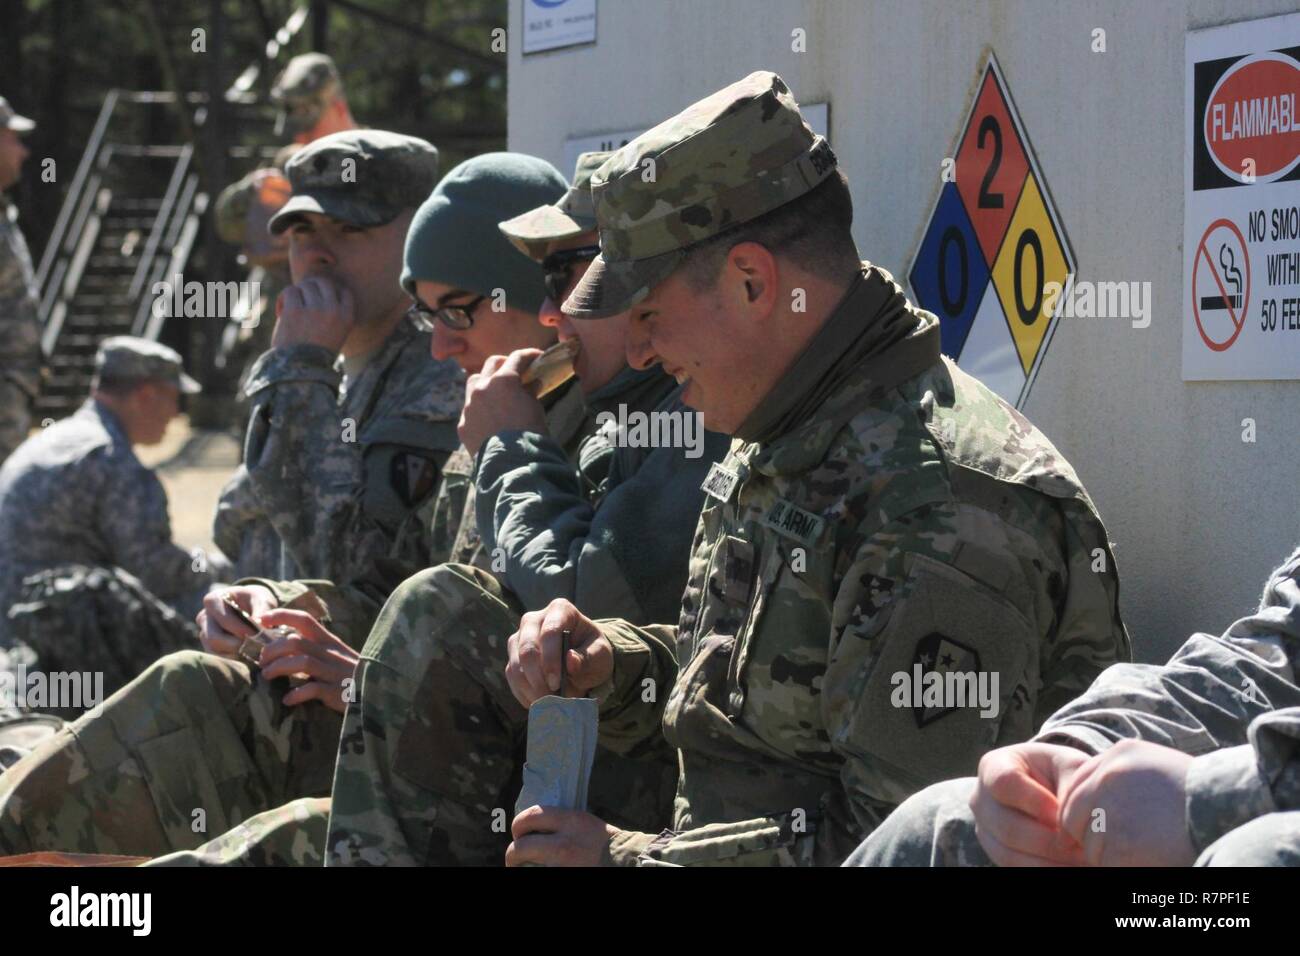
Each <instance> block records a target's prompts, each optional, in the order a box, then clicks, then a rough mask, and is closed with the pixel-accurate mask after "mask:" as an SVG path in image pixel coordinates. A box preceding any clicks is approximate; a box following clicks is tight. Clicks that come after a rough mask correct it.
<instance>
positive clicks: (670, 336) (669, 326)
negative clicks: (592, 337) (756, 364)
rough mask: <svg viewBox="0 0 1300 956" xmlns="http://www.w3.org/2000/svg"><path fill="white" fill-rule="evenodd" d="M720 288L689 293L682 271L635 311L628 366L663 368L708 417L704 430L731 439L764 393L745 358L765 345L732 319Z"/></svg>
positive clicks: (629, 334)
mask: <svg viewBox="0 0 1300 956" xmlns="http://www.w3.org/2000/svg"><path fill="white" fill-rule="evenodd" d="M728 306H729V302H728V298H727V296H725V295H724V294H722V293H721V292H720V291H719V290H718V289H717V288H716V287H715V288H713V289H707V290H703V291H701V290H698V289H695V288H693V287H691V286H690V285H689V284H688V283H687V281H686V279H685V278H684V277H683V276H682V274H681V270H680V269H679V270H678V271H677V272H674V273H673V274H672V275H670V276H669V277H668V278H667V279H665V280H664V281H663V282H661V283H659V285H657V286H655V287H654V288H653V289H652V290H651V291H650V294H649V295H648V296H646V298H644V299H643V300H641V301H640V302H638V303H637V304H636V305H634V306H632V309H631V311H630V313H629V316H630V317H629V319H628V324H627V340H626V347H627V364H628V365H631V366H632V367H633V368H649V367H651V366H652V365H654V364H656V363H659V364H661V365H662V366H663V368H664V371H665V372H667V373H668V374H669V375H671V376H673V377H674V378H675V379H677V381H678V383H681V384H685V385H686V388H685V390H684V391H683V392H682V401H684V402H685V403H686V404H687V405H689V406H690V407H691V408H693V409H695V410H696V411H698V412H699V413H700V414H701V415H702V416H703V417H704V427H705V428H708V429H710V430H712V431H718V432H723V433H725V434H731V433H733V432H734V431H735V429H736V428H738V427H739V426H740V424H741V423H742V422H744V420H745V418H746V417H748V415H749V413H750V411H752V410H753V409H754V407H755V406H756V405H757V404H758V400H759V399H760V398H761V397H762V392H761V391H760V390H758V388H757V386H756V382H755V381H754V380H753V378H752V376H750V375H749V374H748V368H749V364H750V363H749V360H748V358H747V354H748V353H749V352H751V351H752V350H753V348H754V347H757V348H759V349H761V348H762V345H763V343H759V342H752V341H748V339H750V338H752V336H750V334H749V333H750V331H751V330H750V329H748V328H746V326H745V323H744V322H743V321H737V317H735V316H733V315H732V314H731V310H730V309H729V307H728Z"/></svg>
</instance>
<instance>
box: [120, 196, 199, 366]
mask: <svg viewBox="0 0 1300 956" xmlns="http://www.w3.org/2000/svg"><path fill="white" fill-rule="evenodd" d="M207 208H208V196H207V193H199V194H198V195H197V196H195V197H194V208H193V209H192V210H191V211H190V213H189V215H187V216H186V217H185V225H184V227H183V228H182V229H181V237H180V240H179V241H178V242H177V243H176V246H175V247H174V248H173V249H172V257H171V262H170V263H169V264H168V268H169V271H171V272H173V273H176V272H180V270H181V268H182V266H183V264H184V263H185V261H186V260H187V259H189V257H190V248H191V247H192V246H193V245H194V237H195V236H197V235H198V232H199V221H200V219H202V217H203V213H204V212H206V211H207ZM144 301H145V302H148V301H149V300H148V299H147V298H146V299H145V300H144ZM148 315H149V321H148V323H147V324H146V325H145V327H144V329H143V330H142V332H141V333H137V334H143V335H144V337H145V338H147V339H155V340H156V339H157V338H158V335H159V333H161V332H162V325H163V323H164V322H165V321H167V319H168V318H169V316H168V315H167V314H166V313H164V314H163V315H154V314H153V310H152V309H150V310H149V313H148Z"/></svg>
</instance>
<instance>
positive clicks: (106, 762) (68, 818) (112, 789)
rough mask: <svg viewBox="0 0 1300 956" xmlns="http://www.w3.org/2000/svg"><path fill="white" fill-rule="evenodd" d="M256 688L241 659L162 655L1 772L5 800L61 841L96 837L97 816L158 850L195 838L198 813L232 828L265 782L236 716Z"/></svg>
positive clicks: (115, 833) (113, 834)
mask: <svg viewBox="0 0 1300 956" xmlns="http://www.w3.org/2000/svg"><path fill="white" fill-rule="evenodd" d="M250 684H251V677H250V675H249V672H248V669H247V668H246V667H244V666H243V665H242V664H237V663H234V662H231V661H225V660H222V659H220V658H216V657H213V656H212V655H208V654H204V653H201V652H196V651H183V652H179V653H176V654H171V655H168V656H167V657H163V658H161V659H159V660H158V661H157V662H156V663H154V664H153V665H151V666H150V667H149V668H148V669H146V670H145V671H144V672H143V673H142V674H140V675H139V676H138V677H136V679H135V680H133V681H132V682H131V683H130V684H128V685H127V686H126V687H124V688H122V689H121V690H120V691H118V692H117V693H116V694H114V695H112V696H111V697H110V698H109V699H108V700H107V701H106V702H105V703H104V705H103V707H102V709H100V708H96V709H94V710H92V711H90V712H88V713H86V714H85V715H83V716H82V717H81V718H79V719H78V720H77V721H75V722H74V723H72V724H70V725H68V726H67V727H65V728H64V729H63V730H62V731H60V732H59V733H58V734H56V735H55V736H54V737H53V738H51V739H50V740H48V741H46V742H45V743H44V744H42V745H41V746H40V747H39V748H37V750H35V751H33V752H32V753H31V754H30V755H29V756H28V757H26V758H24V760H23V761H21V762H20V763H19V764H18V765H17V766H16V767H15V768H14V770H11V771H10V772H9V773H6V774H5V775H4V777H3V778H0V782H2V783H3V788H2V789H4V790H6V791H7V798H6V799H7V802H9V803H13V804H14V806H15V807H17V808H19V809H20V811H21V813H22V815H23V816H24V817H25V819H26V821H27V824H28V825H30V826H32V827H39V828H41V829H42V831H43V832H44V833H45V836H46V839H48V840H50V841H53V843H54V844H55V845H57V844H58V843H59V841H61V840H64V839H72V834H73V833H74V832H76V833H77V834H80V835H79V836H78V839H89V838H90V837H94V834H93V833H90V834H88V835H87V834H83V833H82V831H84V830H85V827H86V826H90V827H91V829H92V830H97V829H98V827H99V824H97V823H95V824H92V823H91V821H95V820H99V821H102V822H103V823H104V825H105V826H106V827H107V828H108V829H107V830H105V831H104V834H103V838H104V839H107V840H110V841H112V843H113V844H114V845H117V846H119V847H127V846H129V845H130V841H131V840H132V837H131V833H132V832H133V830H134V831H138V835H139V839H140V840H142V841H144V844H143V845H147V846H148V848H149V851H150V852H152V851H153V850H154V845H153V843H152V842H150V841H153V840H155V839H157V838H158V837H157V836H156V835H157V834H159V833H165V834H166V837H165V838H163V839H164V843H163V845H164V847H168V846H173V845H175V844H176V843H178V842H181V843H191V844H194V843H197V842H199V839H200V838H199V837H198V836H197V835H196V832H195V831H194V829H193V827H192V824H193V822H194V819H195V816H194V811H195V810H202V811H203V818H204V819H205V820H206V821H207V825H208V826H209V827H213V828H220V829H226V828H228V827H229V826H230V825H232V824H233V822H235V821H232V820H229V819H228V816H227V813H226V808H227V806H228V805H231V804H232V801H233V802H234V803H235V804H238V803H241V802H245V800H244V795H245V793H246V792H247V791H248V788H249V787H250V786H252V787H254V788H257V787H260V775H259V774H258V773H257V772H256V769H255V768H254V767H253V766H252V764H251V762H250V760H249V757H248V755H247V751H246V749H245V748H244V746H243V743H242V741H241V740H240V737H239V733H238V731H237V729H236V727H235V724H234V723H233V722H232V721H231V720H230V719H229V718H230V714H229V713H228V708H229V707H231V706H232V705H234V704H235V703H237V698H238V696H239V694H240V693H241V690H242V691H246V690H247V688H248V687H249V686H250ZM17 770H21V772H20V773H15V772H14V771H17ZM11 775H12V776H11ZM5 778H9V779H5ZM15 801H16V802H15ZM218 832H219V831H218ZM94 839H95V840H98V839H99V837H94ZM123 841H127V842H125V843H124V842H123ZM91 845H92V846H93V845H94V841H93V840H92V844H91ZM72 846H73V845H72V844H70V843H69V844H65V846H64V847H63V848H72ZM91 852H100V851H99V850H97V849H96V850H91Z"/></svg>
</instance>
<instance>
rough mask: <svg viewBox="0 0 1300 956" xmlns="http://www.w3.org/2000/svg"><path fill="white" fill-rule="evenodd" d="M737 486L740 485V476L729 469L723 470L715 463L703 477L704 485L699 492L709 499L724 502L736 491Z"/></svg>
mask: <svg viewBox="0 0 1300 956" xmlns="http://www.w3.org/2000/svg"><path fill="white" fill-rule="evenodd" d="M738 484H740V475H738V474H736V473H735V472H734V471H732V470H731V469H729V468H723V467H722V466H721V465H719V464H718V463H717V462H716V461H715V462H714V463H713V467H711V468H710V469H709V473H708V474H707V475H706V476H705V477H704V483H703V484H701V485H700V490H701V491H703V492H704V493H705V494H706V495H708V496H709V497H710V498H717V499H718V500H719V501H726V500H728V499H729V498H730V497H731V495H732V493H733V492H734V491H735V490H736V485H738Z"/></svg>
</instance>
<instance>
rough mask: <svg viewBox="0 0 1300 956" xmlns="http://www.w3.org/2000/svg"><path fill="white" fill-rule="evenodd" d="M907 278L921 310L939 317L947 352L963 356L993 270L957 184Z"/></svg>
mask: <svg viewBox="0 0 1300 956" xmlns="http://www.w3.org/2000/svg"><path fill="white" fill-rule="evenodd" d="M909 278H910V280H911V284H912V291H913V292H914V293H915V294H916V298H917V301H918V303H919V304H920V306H921V308H923V309H927V310H928V311H930V312H933V313H934V314H935V315H937V316H938V317H939V331H940V340H941V342H942V348H943V353H944V354H945V355H947V356H949V357H951V358H954V359H956V358H959V357H960V356H961V349H962V346H963V345H964V344H965V343H966V336H967V335H969V334H970V328H971V324H972V323H973V322H974V321H975V313H976V311H978V309H979V305H980V300H981V299H982V298H983V297H984V288H985V286H986V285H987V284H988V281H989V267H988V263H986V262H985V261H984V254H983V253H982V252H981V251H980V244H979V240H978V239H977V238H976V236H975V229H974V228H973V227H972V226H971V221H970V217H969V216H967V215H966V209H965V207H964V206H963V205H962V201H961V195H960V194H959V193H958V192H957V186H956V184H955V183H946V184H945V185H944V187H943V191H942V193H941V194H940V196H939V203H938V205H937V206H936V207H935V210H934V216H933V217H931V219H930V226H929V228H928V229H927V230H926V233H925V238H924V239H923V240H922V241H921V248H920V250H919V251H918V252H917V255H916V261H915V263H914V264H913V265H912V272H911V275H910V276H909Z"/></svg>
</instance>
